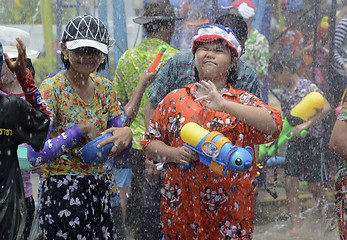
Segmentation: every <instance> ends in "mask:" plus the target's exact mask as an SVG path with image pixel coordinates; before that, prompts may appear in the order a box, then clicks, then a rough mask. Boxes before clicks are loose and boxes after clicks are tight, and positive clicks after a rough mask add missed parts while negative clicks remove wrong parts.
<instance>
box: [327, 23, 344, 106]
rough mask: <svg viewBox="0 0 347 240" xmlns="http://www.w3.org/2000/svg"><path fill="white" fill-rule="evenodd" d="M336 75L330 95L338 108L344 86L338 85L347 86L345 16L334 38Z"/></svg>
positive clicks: (337, 27)
mask: <svg viewBox="0 0 347 240" xmlns="http://www.w3.org/2000/svg"><path fill="white" fill-rule="evenodd" d="M334 44H335V48H334V65H333V68H334V70H335V73H334V76H333V77H332V78H331V79H332V80H333V82H331V83H329V84H330V91H329V97H330V99H331V100H330V101H331V102H332V106H333V107H334V108H336V107H337V106H338V105H339V101H340V97H339V96H341V95H342V93H343V88H342V87H338V86H347V18H346V17H345V18H343V19H342V20H341V21H340V22H339V23H338V24H337V26H336V30H335V40H334Z"/></svg>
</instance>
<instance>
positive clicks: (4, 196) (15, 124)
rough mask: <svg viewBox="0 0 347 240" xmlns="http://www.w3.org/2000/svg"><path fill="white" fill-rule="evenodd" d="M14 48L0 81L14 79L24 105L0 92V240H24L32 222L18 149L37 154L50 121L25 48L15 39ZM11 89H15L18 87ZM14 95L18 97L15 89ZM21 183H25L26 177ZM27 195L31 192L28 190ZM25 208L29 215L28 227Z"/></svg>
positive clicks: (2, 68) (6, 59)
mask: <svg viewBox="0 0 347 240" xmlns="http://www.w3.org/2000/svg"><path fill="white" fill-rule="evenodd" d="M2 30H4V28H2ZM9 31H10V32H12V33H14V35H12V37H14V36H15V35H17V34H18V32H16V31H13V29H9ZM9 35H11V34H9ZM12 41H13V40H12ZM6 44H8V42H7V43H6ZM13 47H15V48H16V49H17V50H16V52H17V55H13V52H11V51H9V54H10V56H11V57H12V59H13V60H11V58H10V56H9V55H8V54H7V53H6V51H8V50H9V48H8V47H6V49H5V50H4V52H5V53H4V56H5V62H4V63H3V64H0V69H1V81H2V82H4V83H5V84H10V83H13V80H14V79H13V77H14V76H15V77H16V81H18V83H19V85H20V86H21V89H22V92H24V95H25V99H26V101H25V100H23V99H22V98H20V97H18V96H14V95H13V94H11V93H9V92H8V91H7V92H4V91H0V112H1V114H0V129H1V131H0V142H1V144H0V152H1V153H6V154H1V157H0V166H1V174H0V189H1V192H0V226H1V227H0V236H1V239H6V240H7V239H9V240H15V239H16V240H17V239H22V238H23V237H24V236H25V237H27V234H28V232H29V231H30V224H31V218H32V217H31V215H32V212H31V210H33V209H32V207H33V206H32V205H31V204H33V202H30V200H28V201H26V200H25V193H24V189H23V181H22V177H21V174H20V172H19V163H18V156H17V148H18V145H20V144H23V143H27V144H30V145H31V147H32V148H33V149H35V151H40V150H41V149H42V148H43V145H44V142H45V139H46V136H47V133H48V129H49V126H50V124H51V120H50V119H51V118H52V114H51V112H50V111H49V109H48V107H47V104H46V103H45V101H44V100H43V99H42V96H41V94H40V92H39V91H38V89H37V87H36V86H35V82H34V79H33V77H32V75H31V73H30V71H29V69H27V67H26V66H27V57H26V46H25V45H24V43H23V42H22V41H21V40H20V39H19V38H17V44H16V45H15V46H13ZM2 53H3V52H2V44H1V42H0V58H1V60H0V63H2V60H3V55H2ZM14 59H15V60H14ZM1 65H2V66H1ZM5 65H6V66H5ZM10 85H12V86H17V83H13V84H10ZM11 90H14V89H11ZM15 91H16V92H17V93H19V90H18V88H17V87H16V90H15ZM18 114H20V116H19V115H18ZM29 178H30V175H29ZM24 180H26V179H25V177H24ZM28 187H31V186H28ZM26 188H27V187H26ZM28 191H30V190H28V189H27V192H28ZM28 198H30V196H29V197H28ZM31 199H32V197H31ZM29 203H30V204H29ZM26 206H27V208H28V213H29V219H28V226H27V227H26V219H27V209H26Z"/></svg>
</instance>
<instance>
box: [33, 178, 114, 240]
mask: <svg viewBox="0 0 347 240" xmlns="http://www.w3.org/2000/svg"><path fill="white" fill-rule="evenodd" d="M39 219H40V220H39V221H40V227H41V229H42V232H43V236H44V239H60V238H62V239H96V238H97V239H99V240H101V239H112V238H113V222H112V210H111V206H110V198H109V188H108V180H107V178H106V176H104V175H91V176H80V175H67V176H65V175H62V176H52V177H49V178H47V179H46V180H45V181H44V182H43V185H42V198H41V202H40V218H39ZM59 237H60V238H59Z"/></svg>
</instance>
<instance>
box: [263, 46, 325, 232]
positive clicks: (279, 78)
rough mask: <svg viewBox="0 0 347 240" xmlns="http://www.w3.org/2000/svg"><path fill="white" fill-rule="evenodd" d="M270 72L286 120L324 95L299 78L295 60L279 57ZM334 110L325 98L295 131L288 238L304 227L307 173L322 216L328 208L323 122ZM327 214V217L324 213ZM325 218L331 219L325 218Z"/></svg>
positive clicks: (289, 163) (288, 171) (288, 168)
mask: <svg viewBox="0 0 347 240" xmlns="http://www.w3.org/2000/svg"><path fill="white" fill-rule="evenodd" d="M269 72H270V74H271V75H272V76H273V81H274V82H275V84H277V85H278V86H281V87H283V90H282V92H281V99H280V103H281V109H282V113H283V115H284V117H287V118H288V119H289V118H290V117H291V114H290V112H291V110H292V109H293V108H294V107H295V106H296V105H297V104H298V103H299V102H300V101H301V100H302V99H303V98H304V97H305V96H306V95H307V94H309V93H310V92H319V93H320V94H322V95H323V92H322V91H321V90H320V89H319V88H318V87H317V85H316V84H314V83H313V82H312V81H310V80H307V79H303V78H300V77H299V76H298V74H297V66H296V62H295V60H294V58H293V57H291V56H288V55H285V54H282V53H276V54H274V55H273V56H272V57H271V58H270V61H269ZM330 110H331V107H330V104H329V102H328V101H327V100H326V99H325V98H324V104H323V107H322V109H319V110H318V109H317V111H318V112H317V113H316V115H314V116H312V117H311V118H309V119H308V120H307V121H306V122H304V121H303V120H300V121H298V122H297V123H296V125H295V128H294V130H293V132H294V135H295V136H294V137H293V138H291V139H290V140H289V142H288V148H287V151H286V161H285V166H284V170H285V176H286V178H285V188H286V194H287V201H288V211H289V215H290V220H291V229H290V231H289V232H288V233H287V236H288V237H291V236H294V235H295V234H296V233H297V232H298V230H299V228H300V226H301V224H300V219H299V213H300V200H299V197H298V188H299V178H300V177H301V176H302V174H303V171H305V176H304V177H305V180H306V181H307V182H308V190H309V191H310V192H311V193H312V195H313V197H314V198H315V199H316V200H317V202H318V209H319V210H321V211H320V212H322V209H323V207H324V206H325V205H326V203H327V202H326V201H327V199H326V193H325V192H324V190H323V186H322V182H323V180H325V179H322V178H323V177H322V176H321V172H323V170H322V168H323V165H322V164H321V162H322V161H321V151H322V148H321V144H322V141H321V140H322V139H321V138H322V136H323V126H322V122H321V121H322V119H323V118H324V117H325V116H326V115H327V114H329V112H330ZM302 130H308V134H307V136H306V137H305V138H301V137H299V135H300V132H301V131H302ZM324 214H327V213H324ZM324 217H325V218H326V217H328V216H324Z"/></svg>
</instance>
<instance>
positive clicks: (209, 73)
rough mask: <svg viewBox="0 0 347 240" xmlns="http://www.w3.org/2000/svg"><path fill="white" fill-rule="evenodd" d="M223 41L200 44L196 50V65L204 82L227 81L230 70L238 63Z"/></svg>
mask: <svg viewBox="0 0 347 240" xmlns="http://www.w3.org/2000/svg"><path fill="white" fill-rule="evenodd" d="M233 56H234V54H232V53H231V50H230V48H229V47H228V46H227V45H226V43H225V42H224V41H223V40H215V41H213V42H209V43H200V45H198V47H197V48H196V52H195V58H194V65H195V67H196V68H197V70H198V72H199V78H200V79H202V80H211V81H213V82H215V81H221V80H222V81H226V79H227V76H228V69H229V68H230V67H231V66H232V65H233V64H234V62H235V61H236V57H233Z"/></svg>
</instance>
